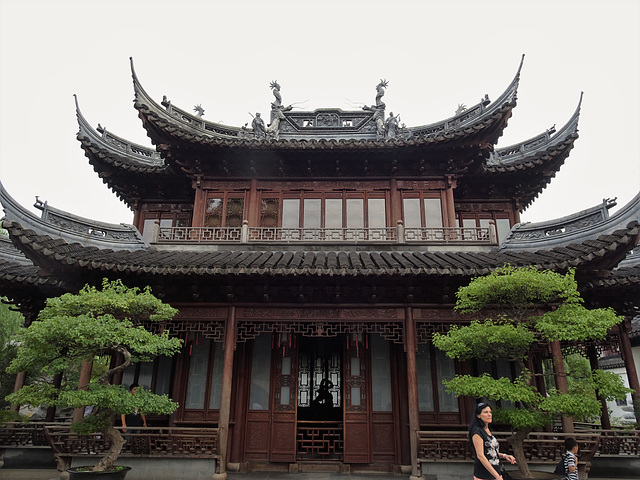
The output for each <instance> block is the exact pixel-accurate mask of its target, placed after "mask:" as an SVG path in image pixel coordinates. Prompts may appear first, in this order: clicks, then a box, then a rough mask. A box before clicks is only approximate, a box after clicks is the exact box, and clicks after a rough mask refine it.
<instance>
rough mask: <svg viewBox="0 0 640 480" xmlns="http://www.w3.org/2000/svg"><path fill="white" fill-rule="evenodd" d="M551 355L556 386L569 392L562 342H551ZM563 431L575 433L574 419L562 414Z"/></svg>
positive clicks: (562, 391) (560, 390)
mask: <svg viewBox="0 0 640 480" xmlns="http://www.w3.org/2000/svg"><path fill="white" fill-rule="evenodd" d="M551 355H553V370H554V372H555V379H556V388H557V389H558V391H559V392H560V393H568V392H569V388H568V387H567V375H566V373H565V371H564V363H563V359H562V349H561V348H560V342H559V341H558V340H554V341H552V342H551ZM562 431H563V433H573V419H572V418H569V417H565V416H564V415H563V416H562Z"/></svg>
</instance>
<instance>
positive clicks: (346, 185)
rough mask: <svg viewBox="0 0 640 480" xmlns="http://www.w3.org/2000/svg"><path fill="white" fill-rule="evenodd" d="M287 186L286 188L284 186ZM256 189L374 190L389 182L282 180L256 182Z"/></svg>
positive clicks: (384, 187) (387, 186) (385, 185)
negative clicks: (289, 181) (283, 181)
mask: <svg viewBox="0 0 640 480" xmlns="http://www.w3.org/2000/svg"><path fill="white" fill-rule="evenodd" d="M284 187H288V188H284ZM257 188H258V190H273V191H287V190H291V189H295V190H312V191H339V190H353V189H356V190H367V191H371V190H376V189H388V188H389V182H386V181H382V180H380V181H376V180H371V181H366V182H345V181H339V180H337V181H335V182H315V181H313V180H308V181H301V182H291V183H287V184H283V183H282V182H268V181H266V182H258V185H257Z"/></svg>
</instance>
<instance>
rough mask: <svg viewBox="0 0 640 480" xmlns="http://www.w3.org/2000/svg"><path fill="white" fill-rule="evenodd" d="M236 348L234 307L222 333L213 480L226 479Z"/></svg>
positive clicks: (230, 309)
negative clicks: (222, 357)
mask: <svg viewBox="0 0 640 480" xmlns="http://www.w3.org/2000/svg"><path fill="white" fill-rule="evenodd" d="M235 346H236V307H233V306H231V307H229V315H228V316H227V326H226V328H225V331H224V367H223V370H222V392H221V394H220V421H219V422H218V430H219V431H218V462H217V468H216V470H217V472H216V473H214V474H213V476H212V478H213V480H224V479H226V478H227V450H228V443H229V418H230V415H231V387H232V382H233V354H234V350H235Z"/></svg>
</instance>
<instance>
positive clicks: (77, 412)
mask: <svg viewBox="0 0 640 480" xmlns="http://www.w3.org/2000/svg"><path fill="white" fill-rule="evenodd" d="M92 370H93V360H87V359H84V360H82V367H81V368H80V380H79V381H78V390H86V389H87V387H88V386H89V382H90V381H91V371H92ZM83 418H84V407H80V408H74V409H73V417H72V418H71V421H72V422H74V423H75V422H79V421H80V420H82V419H83Z"/></svg>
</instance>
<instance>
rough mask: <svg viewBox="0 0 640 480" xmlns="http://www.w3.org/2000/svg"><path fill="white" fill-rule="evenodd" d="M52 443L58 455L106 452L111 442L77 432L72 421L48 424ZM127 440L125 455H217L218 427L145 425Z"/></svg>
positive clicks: (48, 434) (190, 456) (125, 434)
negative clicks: (71, 424) (72, 425)
mask: <svg viewBox="0 0 640 480" xmlns="http://www.w3.org/2000/svg"><path fill="white" fill-rule="evenodd" d="M44 430H45V435H46V438H47V441H48V442H49V445H51V448H53V450H54V452H55V453H56V454H58V455H64V456H75V455H93V454H102V453H105V452H106V451H107V450H108V449H109V446H110V442H109V441H108V439H106V438H103V437H102V436H100V435H77V434H75V433H73V432H71V430H70V428H69V426H68V425H46V426H45V427H44ZM123 435H124V437H125V438H126V439H127V443H126V444H125V447H124V449H123V451H122V454H121V455H122V456H147V457H172V458H178V457H187V458H216V457H217V456H218V429H217V428H190V427H145V428H141V429H140V430H139V433H130V432H128V433H123Z"/></svg>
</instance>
